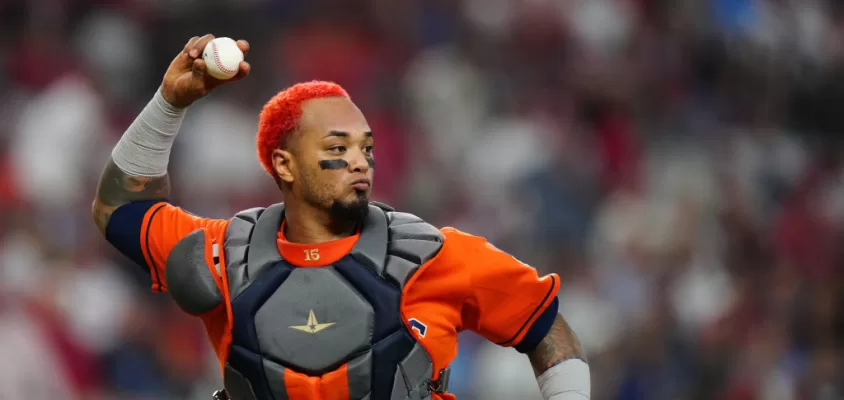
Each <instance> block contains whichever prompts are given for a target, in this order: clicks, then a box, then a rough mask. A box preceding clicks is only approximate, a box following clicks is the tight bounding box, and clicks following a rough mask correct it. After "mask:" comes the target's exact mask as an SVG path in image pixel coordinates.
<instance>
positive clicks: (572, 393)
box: [536, 359, 592, 400]
mask: <svg viewBox="0 0 844 400" xmlns="http://www.w3.org/2000/svg"><path fill="white" fill-rule="evenodd" d="M536 380H537V382H538V383H539V391H540V392H541V393H542V398H543V399H544V400H587V399H589V394H590V390H591V386H592V385H591V380H590V376H589V364H586V362H584V361H583V360H579V359H573V360H566V361H563V362H561V363H559V364H557V365H555V366H553V367H551V368H549V369H548V370H547V371H545V372H543V373H542V375H539V378H537V379H536Z"/></svg>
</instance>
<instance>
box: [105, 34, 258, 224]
mask: <svg viewBox="0 0 844 400" xmlns="http://www.w3.org/2000/svg"><path fill="white" fill-rule="evenodd" d="M212 39H214V36H212V35H205V36H203V37H201V38H200V37H193V38H191V39H190V41H188V43H187V44H186V45H185V47H184V49H183V50H182V51H181V52H180V53H179V55H177V56H176V58H174V59H173V62H171V63H170V67H169V68H168V69H167V72H166V73H165V74H164V79H163V81H162V84H161V88H160V89H159V90H158V91H157V92H156V94H155V97H153V99H152V100H151V101H150V102H149V104H147V106H146V107H145V108H144V110H143V111H142V112H141V114H140V115H138V117H137V118H136V119H135V121H134V122H133V123H132V125H130V126H129V128H128V129H127V130H126V133H124V135H123V137H121V139H120V141H119V142H118V144H117V146H115V148H114V150H113V151H112V154H111V158H110V159H109V161H108V163H107V164H106V167H105V169H104V170H103V173H102V176H101V177H100V182H99V185H98V187H97V193H96V196H95V198H94V202H93V205H92V210H91V211H92V214H93V216H94V222H95V223H96V224H97V227H98V228H99V229H100V231H101V232H103V233H104V234H105V233H106V230H107V227H108V223H109V221H110V220H111V217H112V215H113V214H114V212H115V210H117V208H118V207H120V206H122V205H125V204H128V203H133V202H143V201H149V200H163V201H166V200H168V199H169V197H170V181H169V178H168V176H167V164H168V162H169V159H170V148H171V147H172V145H173V141H174V140H175V138H176V134H177V133H178V131H179V127H180V126H181V124H182V119H183V118H184V114H185V110H186V108H187V107H188V106H189V105H191V104H192V103H193V102H195V101H196V100H198V99H200V98H201V97H203V96H205V95H206V94H208V93H209V92H210V91H211V90H212V89H214V88H215V87H217V86H219V85H221V84H222V83H223V81H220V80H217V79H214V78H212V77H210V76H209V75H208V74H207V73H206V70H205V61H203V59H202V57H201V54H202V50H203V49H204V48H205V45H206V44H207V43H208V42H209V41H211V40H212ZM238 47H240V49H241V50H242V51H243V52H244V53H246V52H247V51H249V45H248V44H247V43H246V42H245V41H238ZM248 74H249V64H247V63H246V62H245V61H244V62H242V63H241V65H240V71H239V72H238V75H237V76H235V77H234V78H232V79H230V80H227V81H225V82H232V81H236V80H239V79H242V78H244V77H246V76H247V75H248Z"/></svg>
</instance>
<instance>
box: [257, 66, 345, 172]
mask: <svg viewBox="0 0 844 400" xmlns="http://www.w3.org/2000/svg"><path fill="white" fill-rule="evenodd" d="M339 96H342V97H347V98H348V97H349V94H348V93H346V90H345V89H343V88H342V87H341V86H340V85H338V84H336V83H334V82H324V81H311V82H303V83H297V84H295V85H293V86H291V87H289V88H287V89H284V90H283V91H281V92H279V93H278V94H276V95H275V96H273V98H272V99H270V101H268V102H267V104H265V105H264V109H263V110H261V118H260V120H259V121H258V137H257V140H256V141H257V149H258V161H260V162H261V166H263V167H264V169H265V170H266V171H267V172H268V173H269V174H270V175H272V176H273V177H275V175H276V173H275V170H274V169H273V162H272V161H273V160H272V154H273V150H275V149H277V148H278V147H279V144H280V142H281V139H282V138H283V137H284V136H285V135H287V134H289V133H291V132H292V131H293V130H294V129H296V125H298V124H299V118H301V117H302V103H304V102H305V101H308V100H311V99H319V98H322V97H339Z"/></svg>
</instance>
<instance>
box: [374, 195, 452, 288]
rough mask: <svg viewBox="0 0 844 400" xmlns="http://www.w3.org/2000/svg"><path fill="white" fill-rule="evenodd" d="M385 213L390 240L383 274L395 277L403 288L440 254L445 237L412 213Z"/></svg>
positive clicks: (396, 281) (394, 279)
mask: <svg viewBox="0 0 844 400" xmlns="http://www.w3.org/2000/svg"><path fill="white" fill-rule="evenodd" d="M386 214H387V225H388V226H389V229H388V232H387V234H388V236H389V240H388V245H387V260H386V265H385V267H384V275H386V276H388V277H390V278H392V279H393V281H395V283H396V284H398V286H399V287H404V285H405V284H406V283H407V281H408V279H409V278H410V277H411V276H412V275H413V274H414V273H415V272H416V270H417V269H418V268H419V267H420V266H422V265H423V264H425V263H427V262H428V261H430V260H431V259H432V258H434V257H435V256H436V255H437V254H438V253H439V252H440V250H441V249H442V245H443V235H442V233H440V231H439V229H437V228H435V227H434V226H433V225H431V224H429V223H427V222H425V221H423V220H422V219H421V218H419V217H417V216H415V215H413V214H408V213H403V212H388V213H386Z"/></svg>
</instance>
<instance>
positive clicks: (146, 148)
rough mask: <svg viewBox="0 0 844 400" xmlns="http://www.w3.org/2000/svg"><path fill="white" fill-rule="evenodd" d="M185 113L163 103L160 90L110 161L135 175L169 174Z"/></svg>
mask: <svg viewBox="0 0 844 400" xmlns="http://www.w3.org/2000/svg"><path fill="white" fill-rule="evenodd" d="M185 110H186V109H184V108H177V107H175V106H173V105H171V104H170V103H168V102H167V100H164V97H163V96H162V95H161V89H159V90H158V91H156V92H155V96H153V98H152V100H150V101H149V103H148V104H147V105H146V107H144V110H143V111H141V113H140V114H139V115H138V117H137V118H135V121H134V122H132V125H129V128H127V129H126V133H124V134H123V137H121V138H120V141H119V142H117V145H116V146H114V150H112V152H111V158H112V160H113V161H114V164H115V165H117V168H120V170H121V171H123V172H124V173H126V174H127V175H132V176H144V177H160V176H164V175H165V174H167V164H168V163H169V162H170V149H171V148H172V147H173V142H174V141H175V140H176V134H177V133H179V127H181V125H182V120H183V119H184V117H185Z"/></svg>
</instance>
